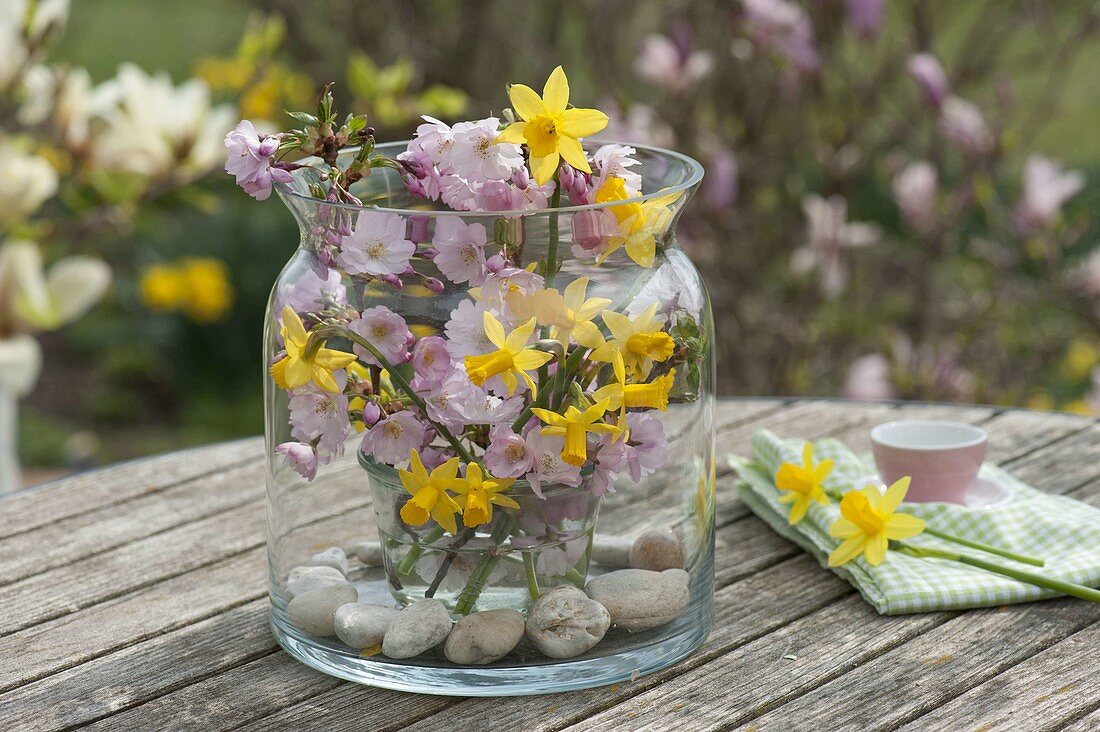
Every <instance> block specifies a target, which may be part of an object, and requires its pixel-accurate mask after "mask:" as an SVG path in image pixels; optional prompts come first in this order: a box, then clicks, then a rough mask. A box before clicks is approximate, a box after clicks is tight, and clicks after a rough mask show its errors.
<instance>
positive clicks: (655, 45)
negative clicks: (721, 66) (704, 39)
mask: <svg viewBox="0 0 1100 732" xmlns="http://www.w3.org/2000/svg"><path fill="white" fill-rule="evenodd" d="M713 68H714V57H713V55H711V54H710V53H709V52H707V51H693V50H692V49H691V48H690V46H689V45H687V44H682V45H681V44H677V43H675V42H674V41H673V40H672V39H671V38H668V37H666V36H662V35H659V34H656V33H654V34H651V35H648V36H646V37H645V38H644V39H643V40H642V47H641V51H640V52H639V53H638V57H637V58H636V59H634V73H636V74H637V75H638V76H640V77H641V78H643V79H646V80H647V81H651V82H653V83H654V84H656V85H657V86H659V87H661V88H663V89H667V90H668V91H671V92H675V93H681V92H685V91H687V90H689V89H691V88H692V87H694V86H695V85H696V84H698V83H699V81H700V80H701V79H702V78H703V77H705V76H706V75H707V74H709V73H710V72H711V70H712V69H713Z"/></svg>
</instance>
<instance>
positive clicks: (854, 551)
mask: <svg viewBox="0 0 1100 732" xmlns="http://www.w3.org/2000/svg"><path fill="white" fill-rule="evenodd" d="M866 543H867V537H865V536H862V535H860V536H853V537H852V538H850V539H846V540H845V541H843V542H841V544H840V546H838V547H837V548H836V549H834V550H833V552H832V554H830V555H829V566H830V567H839V566H840V565H842V564H847V563H848V562H850V561H852V560H853V559H855V558H856V557H858V556H859V555H860V554H862V553H863V548H864V546H866Z"/></svg>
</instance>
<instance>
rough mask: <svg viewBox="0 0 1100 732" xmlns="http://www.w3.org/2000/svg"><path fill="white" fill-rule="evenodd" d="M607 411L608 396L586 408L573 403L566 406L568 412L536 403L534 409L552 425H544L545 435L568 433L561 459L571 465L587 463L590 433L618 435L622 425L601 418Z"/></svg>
mask: <svg viewBox="0 0 1100 732" xmlns="http://www.w3.org/2000/svg"><path fill="white" fill-rule="evenodd" d="M606 411H607V400H606V399H605V400H602V401H599V402H596V403H595V404H593V405H592V406H591V407H589V408H588V409H585V410H584V411H583V412H582V411H581V410H579V409H577V408H576V407H574V406H573V405H569V408H568V409H566V410H565V414H558V413H557V412H551V411H550V410H549V409H539V408H538V407H535V408H534V409H532V410H531V413H532V414H534V415H535V416H536V417H538V418H539V419H541V420H542V421H543V422H545V423H546V424H547V425H548V426H546V427H543V428H542V434H544V435H565V446H564V447H562V451H561V459H562V460H564V461H565V462H567V463H569V464H570V465H584V461H585V460H587V459H588V433H589V432H593V433H598V434H605V435H618V434H619V432H620V430H619V428H618V427H615V426H614V425H610V424H604V423H602V422H598V421H597V420H598V419H600V417H602V416H603V414H604V412H606Z"/></svg>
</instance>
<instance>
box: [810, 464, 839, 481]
mask: <svg viewBox="0 0 1100 732" xmlns="http://www.w3.org/2000/svg"><path fill="white" fill-rule="evenodd" d="M835 463H836V461H835V460H822V461H821V462H820V463H818V466H817V467H816V468H814V478H815V479H816V480H817V482H818V483H822V482H824V481H825V479H826V478H828V477H829V473H831V472H833V465H834V464H835Z"/></svg>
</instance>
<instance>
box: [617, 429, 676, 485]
mask: <svg viewBox="0 0 1100 732" xmlns="http://www.w3.org/2000/svg"><path fill="white" fill-rule="evenodd" d="M626 423H627V424H628V425H629V426H630V437H629V438H628V439H627V445H626V466H627V469H628V470H629V471H630V477H631V479H632V480H633V481H634V482H635V483H637V482H638V481H640V480H641V479H642V478H643V477H645V476H647V475H649V474H650V473H652V472H653V471H654V470H657V469H658V468H660V467H661V466H662V465H664V464H665V460H667V459H668V443H667V442H666V440H665V426H664V425H663V424H662V423H661V420H659V419H655V418H653V417H650V416H649V415H647V414H646V413H645V412H631V413H629V414H627V415H626Z"/></svg>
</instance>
